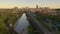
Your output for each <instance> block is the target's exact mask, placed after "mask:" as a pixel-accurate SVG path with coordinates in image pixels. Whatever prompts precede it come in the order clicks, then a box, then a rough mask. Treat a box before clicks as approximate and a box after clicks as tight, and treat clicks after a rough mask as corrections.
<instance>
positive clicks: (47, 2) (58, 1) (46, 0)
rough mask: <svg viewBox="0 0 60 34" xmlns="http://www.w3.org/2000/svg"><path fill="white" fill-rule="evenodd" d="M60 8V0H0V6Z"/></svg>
mask: <svg viewBox="0 0 60 34" xmlns="http://www.w3.org/2000/svg"><path fill="white" fill-rule="evenodd" d="M36 5H38V6H39V7H50V8H60V0H0V8H13V7H15V6H17V7H18V8H23V7H31V8H34V7H35V6H36Z"/></svg>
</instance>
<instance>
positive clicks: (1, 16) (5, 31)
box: [0, 10, 23, 34]
mask: <svg viewBox="0 0 60 34" xmlns="http://www.w3.org/2000/svg"><path fill="white" fill-rule="evenodd" d="M22 14H23V12H20V11H17V12H13V10H5V11H0V34H13V33H12V32H11V30H13V26H14V23H15V21H16V20H17V19H18V18H20V17H21V15H22ZM10 24H11V25H10Z"/></svg>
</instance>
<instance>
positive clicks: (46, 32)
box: [27, 13, 51, 34]
mask: <svg viewBox="0 0 60 34" xmlns="http://www.w3.org/2000/svg"><path fill="white" fill-rule="evenodd" d="M27 14H28V15H29V17H30V18H31V19H33V20H34V21H35V22H36V24H37V25H38V26H39V28H40V29H41V30H42V31H43V32H44V34H51V32H49V31H48V29H47V28H46V27H45V26H43V25H42V24H41V23H40V22H39V21H38V20H37V19H36V18H34V17H33V16H32V15H31V14H30V13H27Z"/></svg>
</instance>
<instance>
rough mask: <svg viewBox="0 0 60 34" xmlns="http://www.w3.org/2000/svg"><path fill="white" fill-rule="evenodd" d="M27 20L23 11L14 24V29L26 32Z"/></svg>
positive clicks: (24, 33) (20, 32)
mask: <svg viewBox="0 0 60 34" xmlns="http://www.w3.org/2000/svg"><path fill="white" fill-rule="evenodd" d="M28 25H29V22H28V20H27V16H26V14H25V13H23V15H22V16H21V17H20V18H19V19H18V20H17V21H16V23H15V24H14V31H16V32H17V33H18V34H28V31H27V27H28Z"/></svg>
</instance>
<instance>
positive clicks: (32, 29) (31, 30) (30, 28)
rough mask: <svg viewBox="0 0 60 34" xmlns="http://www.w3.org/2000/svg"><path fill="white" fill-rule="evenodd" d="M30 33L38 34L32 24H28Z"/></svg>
mask: <svg viewBox="0 0 60 34" xmlns="http://www.w3.org/2000/svg"><path fill="white" fill-rule="evenodd" d="M28 34H36V33H35V30H34V28H33V26H32V25H29V26H28Z"/></svg>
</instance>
